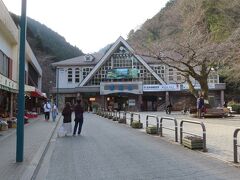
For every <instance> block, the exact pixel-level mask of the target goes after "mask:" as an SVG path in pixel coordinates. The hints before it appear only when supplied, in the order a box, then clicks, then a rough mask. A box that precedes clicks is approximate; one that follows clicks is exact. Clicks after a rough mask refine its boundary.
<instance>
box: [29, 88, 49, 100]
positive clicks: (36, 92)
mask: <svg viewBox="0 0 240 180" xmlns="http://www.w3.org/2000/svg"><path fill="white" fill-rule="evenodd" d="M25 92H27V93H28V94H29V96H31V97H41V98H45V99H46V98H47V96H46V94H45V93H42V92H41V91H40V90H39V89H37V88H35V87H34V86H29V85H25Z"/></svg>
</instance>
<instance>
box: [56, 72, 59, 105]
mask: <svg viewBox="0 0 240 180" xmlns="http://www.w3.org/2000/svg"><path fill="white" fill-rule="evenodd" d="M56 86H57V93H56V105H57V107H58V108H59V106H58V93H59V68H57V78H56Z"/></svg>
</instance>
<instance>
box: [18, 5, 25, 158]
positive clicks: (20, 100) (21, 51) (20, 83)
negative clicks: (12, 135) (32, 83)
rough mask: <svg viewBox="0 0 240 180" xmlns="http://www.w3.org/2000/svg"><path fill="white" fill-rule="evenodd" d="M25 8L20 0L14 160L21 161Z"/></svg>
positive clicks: (23, 105) (23, 106)
mask: <svg viewBox="0 0 240 180" xmlns="http://www.w3.org/2000/svg"><path fill="white" fill-rule="evenodd" d="M26 9H27V0H22V12H21V21H20V47H19V77H18V78H19V81H18V86H19V88H18V89H19V90H18V114H17V142H16V143H17V145H16V161H17V162H22V161H23V144H24V110H25V98H24V85H25V42H26Z"/></svg>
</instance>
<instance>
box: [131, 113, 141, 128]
mask: <svg viewBox="0 0 240 180" xmlns="http://www.w3.org/2000/svg"><path fill="white" fill-rule="evenodd" d="M134 115H135V116H137V117H138V121H139V122H141V120H140V114H139V113H135V112H131V119H130V125H132V122H133V117H134Z"/></svg>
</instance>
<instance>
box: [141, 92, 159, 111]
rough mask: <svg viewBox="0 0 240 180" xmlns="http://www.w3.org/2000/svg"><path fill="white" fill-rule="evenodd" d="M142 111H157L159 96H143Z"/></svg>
mask: <svg viewBox="0 0 240 180" xmlns="http://www.w3.org/2000/svg"><path fill="white" fill-rule="evenodd" d="M142 101H143V104H142V107H141V108H142V111H157V105H158V104H157V101H158V99H157V96H151V95H149V96H143V99H142Z"/></svg>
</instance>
